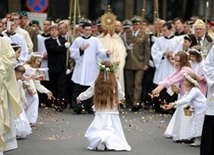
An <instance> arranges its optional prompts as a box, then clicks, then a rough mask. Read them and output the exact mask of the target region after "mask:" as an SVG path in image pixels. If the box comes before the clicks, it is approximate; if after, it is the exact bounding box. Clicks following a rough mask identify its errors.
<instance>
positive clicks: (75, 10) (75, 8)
mask: <svg viewBox="0 0 214 155" xmlns="http://www.w3.org/2000/svg"><path fill="white" fill-rule="evenodd" d="M76 13H77V0H74V18H73V25H74V28H73V35H75V27H76Z"/></svg>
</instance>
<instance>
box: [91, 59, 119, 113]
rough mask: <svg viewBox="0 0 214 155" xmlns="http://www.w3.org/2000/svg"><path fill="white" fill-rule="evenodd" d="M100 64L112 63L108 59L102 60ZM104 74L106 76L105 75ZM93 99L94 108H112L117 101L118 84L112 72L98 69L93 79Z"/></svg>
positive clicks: (109, 64)
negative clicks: (97, 73) (96, 75)
mask: <svg viewBox="0 0 214 155" xmlns="http://www.w3.org/2000/svg"><path fill="white" fill-rule="evenodd" d="M102 64H103V65H105V66H106V67H110V66H111V65H112V63H111V62H109V61H104V62H103V63H102ZM106 75H107V76H108V78H106V77H105V76H106ZM93 100H94V106H95V109H101V110H102V109H105V108H110V109H112V108H113V107H114V105H115V103H117V101H118V86H117V79H116V76H115V73H114V72H110V71H109V72H107V71H103V70H102V71H101V70H100V73H99V75H98V77H97V79H96V81H95V86H94V98H93Z"/></svg>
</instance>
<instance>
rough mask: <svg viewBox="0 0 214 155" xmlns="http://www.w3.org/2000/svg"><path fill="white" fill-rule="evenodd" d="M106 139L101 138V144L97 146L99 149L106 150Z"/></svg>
mask: <svg viewBox="0 0 214 155" xmlns="http://www.w3.org/2000/svg"><path fill="white" fill-rule="evenodd" d="M105 147H106V146H105V139H104V138H101V139H100V142H99V144H98V146H97V150H98V151H104V150H105Z"/></svg>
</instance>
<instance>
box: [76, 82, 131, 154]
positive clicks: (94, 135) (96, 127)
mask: <svg viewBox="0 0 214 155" xmlns="http://www.w3.org/2000/svg"><path fill="white" fill-rule="evenodd" d="M93 87H94V86H91V87H90V88H88V89H87V90H86V91H85V92H83V93H81V94H80V95H79V99H80V100H81V101H82V100H85V99H87V98H90V97H91V96H93V95H94V88H93ZM118 91H119V98H121V99H122V98H124V93H123V92H122V91H121V86H120V84H119V82H118ZM95 110H96V112H95V117H94V120H93V121H92V123H91V124H90V126H89V127H88V129H87V131H86V133H85V137H86V139H87V140H88V142H89V146H88V149H89V150H96V149H97V147H98V145H99V143H100V141H101V140H103V141H104V142H105V149H106V150H115V151H130V150H131V147H130V145H129V144H128V142H127V140H126V138H125V135H124V132H123V128H122V124H121V121H120V116H119V112H118V108H117V104H115V106H114V107H113V108H112V109H110V108H108V107H107V108H106V109H104V110H97V109H95Z"/></svg>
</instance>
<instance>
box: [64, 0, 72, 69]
mask: <svg viewBox="0 0 214 155" xmlns="http://www.w3.org/2000/svg"><path fill="white" fill-rule="evenodd" d="M72 4H73V0H70V5H69V6H70V8H69V14H68V30H69V29H70V25H71V16H72ZM67 41H68V42H71V39H70V36H69V33H67ZM69 53H70V51H69V48H68V49H67V52H66V68H67V69H68V62H69V57H70V54H69Z"/></svg>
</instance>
